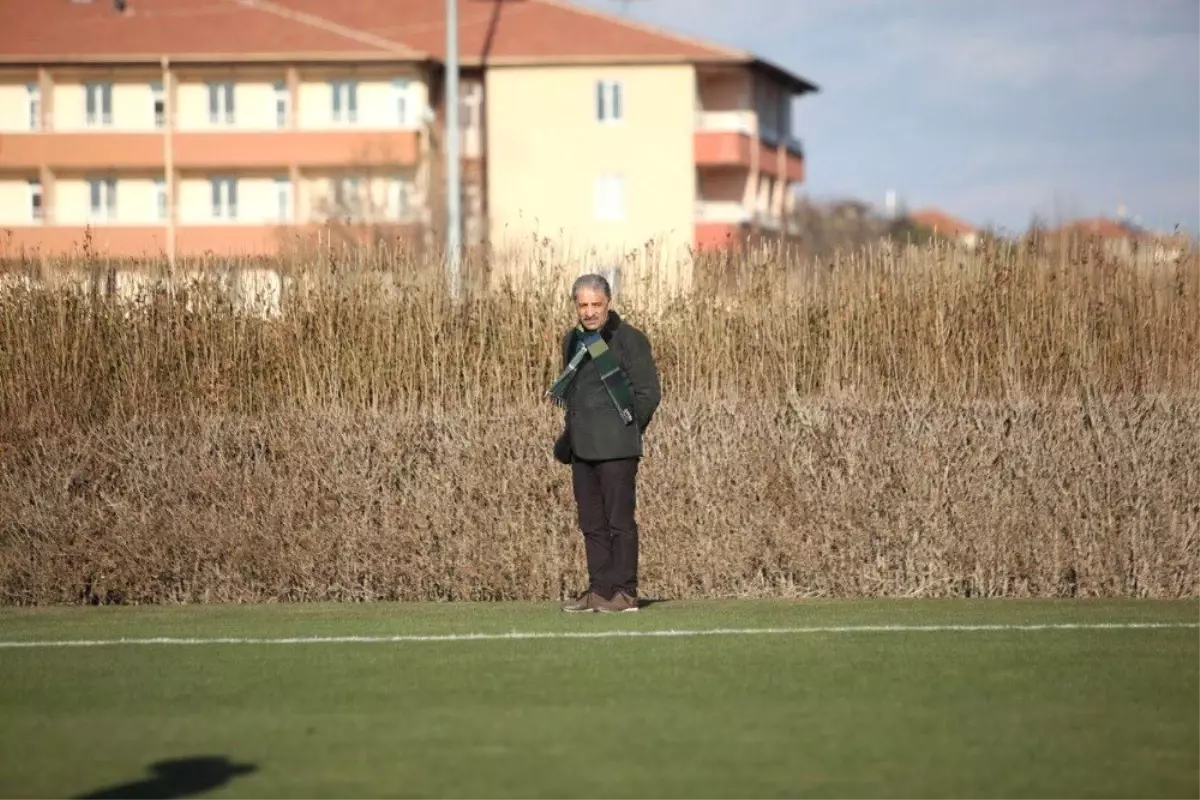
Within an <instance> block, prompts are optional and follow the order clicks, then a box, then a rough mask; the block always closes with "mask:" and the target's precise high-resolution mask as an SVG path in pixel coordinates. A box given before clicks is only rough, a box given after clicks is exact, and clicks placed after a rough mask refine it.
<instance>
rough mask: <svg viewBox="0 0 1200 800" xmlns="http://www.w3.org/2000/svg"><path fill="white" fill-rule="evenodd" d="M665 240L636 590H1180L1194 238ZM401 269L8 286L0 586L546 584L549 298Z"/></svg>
mask: <svg viewBox="0 0 1200 800" xmlns="http://www.w3.org/2000/svg"><path fill="white" fill-rule="evenodd" d="M545 262H546V259H544V258H542V259H538V258H532V257H531V259H530V262H529V263H530V265H536V266H537V269H538V270H539V271H545V270H547V269H550V270H552V269H553V268H554V266H555V265H554V264H553V263H549V264H547V263H545ZM72 267H74V268H85V269H86V268H89V267H91V268H93V270H94V264H70V263H68V264H62V265H56V268H57V269H60V270H61V269H68V268H72ZM510 272H511V270H510ZM696 272H697V274H698V275H699V276H700V285H701V287H702V288H701V289H699V290H697V291H694V292H691V293H689V294H687V295H682V296H674V297H669V298H666V299H664V298H662V297H659V296H655V295H653V294H652V293H648V292H639V291H637V287H636V286H635V285H630V286H629V287H628V288H629V291H627V292H623V294H622V295H621V296H620V297H619V298H618V306H619V307H620V308H621V310H622V311H623V312H624V313H626V315H627V316H628V317H629V318H630V319H631V320H632V321H633V322H634V323H635V324H637V325H639V327H642V328H643V329H644V330H646V332H647V333H648V334H649V335H650V337H651V340H652V342H653V344H654V347H655V353H656V356H657V358H658V361H659V365H660V369H661V371H662V377H663V385H664V398H665V399H664V405H663V409H662V412H661V413H660V415H659V417H658V418H657V420H656V422H655V425H654V427H653V428H652V429H651V431H650V433H649V438H648V457H647V459H646V464H645V466H644V470H643V479H642V483H641V487H642V488H641V505H640V508H641V520H642V530H643V537H644V545H643V547H644V556H643V572H644V578H643V581H644V590H645V592H646V593H647V594H660V593H665V594H670V595H673V596H696V595H704V596H714V595H745V594H794V595H805V596H811V595H825V596H831V595H838V596H865V595H870V596H889V595H989V596H992V595H1021V596H1048V595H1053V596H1057V595H1072V596H1075V595H1125V596H1147V595H1149V596H1194V595H1195V594H1196V593H1197V591H1198V588H1200V583H1198V582H1200V578H1198V577H1197V574H1198V572H1200V556H1198V555H1197V545H1198V543H1200V505H1198V503H1197V501H1196V497H1197V496H1200V464H1198V463H1197V455H1198V451H1197V446H1196V436H1195V433H1196V423H1197V421H1200V391H1198V387H1200V380H1198V379H1200V362H1198V359H1197V355H1198V353H1200V347H1198V344H1200V342H1198V339H1200V269H1198V267H1197V261H1196V258H1195V256H1194V255H1190V256H1188V257H1187V258H1184V259H1181V260H1179V261H1178V262H1176V263H1171V264H1164V265H1161V266H1160V267H1158V268H1154V269H1142V268H1136V269H1135V268H1132V267H1129V266H1125V265H1123V264H1121V263H1118V262H1114V261H1111V260H1107V259H1106V258H1104V257H1103V255H1102V253H1101V251H1100V250H1099V249H1098V248H1095V247H1090V246H1081V247H1078V248H1075V249H1073V250H1071V251H1070V252H1068V253H1066V254H1062V255H1050V254H1047V253H1046V252H1043V251H1041V250H1039V249H1037V248H1028V247H1023V246H1011V245H995V244H992V245H989V246H988V248H987V249H985V250H984V251H983V252H978V253H965V252H961V251H958V250H955V249H952V248H948V247H945V246H932V247H928V248H923V249H916V250H914V249H906V248H898V249H897V250H895V251H893V252H889V251H883V250H879V251H862V252H858V253H853V254H847V255H844V256H841V257H838V258H837V259H835V260H833V261H832V262H829V263H821V264H807V263H803V262H801V261H799V260H794V259H789V258H786V257H782V256H781V255H780V254H779V253H772V252H770V251H763V252H761V253H758V254H753V255H751V256H747V257H744V258H742V259H741V260H738V261H732V262H731V261H728V260H713V261H711V262H701V263H700V264H698V265H697V268H696ZM430 273H431V270H430V267H429V265H424V264H420V263H411V262H408V261H405V260H404V259H403V258H401V257H398V256H397V255H396V254H395V253H391V254H388V253H383V254H378V253H377V254H374V255H371V256H366V255H364V254H362V253H353V254H340V255H339V254H332V255H331V254H323V255H322V256H321V257H319V258H318V257H313V258H311V259H310V260H308V261H307V262H304V261H301V262H300V263H299V264H298V265H293V272H292V278H293V279H294V280H295V283H294V284H293V285H292V286H291V288H289V289H288V291H287V292H286V293H285V296H284V308H283V310H284V313H283V315H282V317H281V318H279V319H269V320H264V319H259V318H257V317H254V316H252V315H246V314H242V313H238V312H237V311H236V310H235V309H234V308H233V307H231V306H230V304H229V303H228V302H227V301H223V300H222V299H221V297H220V295H219V294H218V293H215V292H213V291H210V290H205V289H204V288H203V287H201V288H197V289H193V290H191V291H190V292H179V293H176V294H174V295H172V296H167V295H165V294H164V295H162V296H160V297H157V298H155V299H154V300H153V301H152V302H150V303H148V304H146V305H144V306H141V307H137V308H131V307H130V306H128V305H123V304H120V303H116V302H114V301H112V300H111V299H104V298H102V297H99V296H95V295H92V294H89V293H87V292H72V291H68V290H66V289H62V288H58V289H37V288H35V289H33V290H15V291H10V292H8V293H6V294H5V295H4V296H3V299H2V300H0V448H3V450H2V451H0V458H2V460H0V602H6V603H60V602H170V601H205V600H222V601H249V600H313V599H360V600H366V599H387V598H400V599H418V598H442V599H447V598H542V597H547V596H561V595H563V594H567V593H570V592H573V591H575V590H576V589H577V588H578V586H579V583H580V581H581V579H582V548H581V546H580V541H579V537H578V535H577V533H575V532H574V528H573V508H572V507H571V503H570V497H569V481H568V475H567V472H566V470H565V469H564V468H561V467H558V466H557V465H554V464H553V463H552V462H550V460H549V445H550V443H551V442H552V441H553V437H554V435H555V434H556V432H557V430H556V428H557V426H558V425H559V424H560V423H561V416H560V415H559V414H558V413H556V412H554V411H553V410H550V409H548V408H547V407H545V406H543V405H540V404H539V402H538V398H539V396H540V394H541V393H542V392H543V391H544V389H545V387H546V386H547V385H548V383H549V382H550V380H552V378H553V375H554V374H555V371H556V368H557V366H558V364H557V359H558V358H559V352H558V341H559V336H560V335H561V332H562V330H563V328H564V326H565V325H566V324H568V323H569V320H570V307H569V303H568V301H567V299H566V298H565V297H563V296H562V294H561V292H558V291H555V290H552V289H551V286H553V285H555V284H553V283H552V282H548V281H542V282H537V281H535V282H533V283H532V285H526V284H521V286H522V288H521V289H520V290H517V289H515V288H513V287H506V288H500V289H495V290H484V289H482V288H476V289H472V290H471V291H470V292H468V294H467V296H466V297H465V298H464V299H463V300H462V301H461V302H454V301H452V300H450V299H449V298H448V297H447V296H446V295H445V293H444V292H442V291H441V289H440V286H439V285H438V282H437V281H436V280H431V279H430V277H431V275H430ZM627 281H628V278H627Z"/></svg>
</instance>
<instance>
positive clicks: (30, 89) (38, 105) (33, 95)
mask: <svg viewBox="0 0 1200 800" xmlns="http://www.w3.org/2000/svg"><path fill="white" fill-rule="evenodd" d="M25 94H26V97H27V99H28V103H29V130H31V131H36V130H41V127H42V87H41V86H39V85H38V84H36V83H28V84H26V85H25Z"/></svg>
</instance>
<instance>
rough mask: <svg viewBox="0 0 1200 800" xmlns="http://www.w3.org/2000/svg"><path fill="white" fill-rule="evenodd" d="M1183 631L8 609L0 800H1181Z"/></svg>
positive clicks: (795, 615) (932, 617)
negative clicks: (332, 799)
mask: <svg viewBox="0 0 1200 800" xmlns="http://www.w3.org/2000/svg"><path fill="white" fill-rule="evenodd" d="M1198 611H1200V607H1198V605H1197V603H1196V602H1195V601H1190V600H1189V601H1184V602H1169V601H1138V600H1122V601H1091V600H1067V601H1035V600H995V601H993V600H942V601H938V600H924V601H903V600H897V601H820V602H818V601H806V602H784V601H773V600H745V601H675V602H662V603H656V604H653V605H650V606H648V607H646V608H644V609H643V610H642V612H641V613H639V614H636V615H630V614H625V615H613V616H607V615H564V614H562V613H561V612H559V611H558V610H557V608H556V606H555V605H553V604H545V603H529V604H524V603H496V604H469V603H447V604H412V605H409V604H296V605H290V604H276V605H267V606H217V605H213V606H194V607H178V606H176V607H146V608H113V607H99V608H49V609H5V610H3V611H0V717H2V718H3V720H4V721H3V724H2V725H0V753H2V754H3V755H2V756H0V759H2V760H0V793H2V794H3V795H4V796H7V797H47V796H59V797H77V796H91V797H104V796H108V797H117V796H124V797H136V796H155V797H183V796H194V795H199V794H204V795H205V796H214V797H215V796H241V797H283V796H321V797H325V796H339V797H356V796H473V797H485V796H510V797H516V796H521V797H596V796H600V797H603V796H609V797H631V796H670V797H681V796H689V797H714V796H725V797H728V796H738V797H752V796H753V797H762V796H771V797H787V796H860V797H865V796H872V797H876V796H892V797H900V796H909V797H912V796H924V797H932V796H936V797H948V796H957V797H977V796H998V797H1098V796H1104V797H1196V796H1197V795H1198V794H1200V777H1198V775H1200V721H1198V716H1197V710H1198V707H1200V677H1198V675H1200V640H1198V636H1197V619H1198V616H1200V615H1198V613H1197V612H1198ZM1147 623H1152V624H1155V625H1163V627H1144V626H1145V625H1146V624H1147ZM1071 626H1075V627H1071ZM1139 626H1143V627H1139ZM655 632H658V633H662V632H670V633H671V634H672V635H643V634H655ZM513 634H521V635H513ZM628 634H632V635H628ZM122 639H123V640H124V641H120V640H122ZM147 640H157V641H147ZM214 640H215V641H214ZM52 643H59V644H57V645H56V644H52ZM63 643H66V644H63ZM155 765H158V766H155Z"/></svg>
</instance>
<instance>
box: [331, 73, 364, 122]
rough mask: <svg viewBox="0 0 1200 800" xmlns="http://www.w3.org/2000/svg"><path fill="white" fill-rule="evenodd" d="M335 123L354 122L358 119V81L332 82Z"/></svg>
mask: <svg viewBox="0 0 1200 800" xmlns="http://www.w3.org/2000/svg"><path fill="white" fill-rule="evenodd" d="M329 85H330V89H331V90H332V92H333V121H334V122H354V121H355V120H357V119H358V81H350V80H346V81H332V82H330V84H329Z"/></svg>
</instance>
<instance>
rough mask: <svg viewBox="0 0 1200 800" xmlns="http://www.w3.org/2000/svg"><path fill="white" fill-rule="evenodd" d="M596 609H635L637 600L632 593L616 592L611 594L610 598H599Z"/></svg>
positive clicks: (604, 610)
mask: <svg viewBox="0 0 1200 800" xmlns="http://www.w3.org/2000/svg"><path fill="white" fill-rule="evenodd" d="M598 610H600V611H603V612H606V613H610V612H614V611H637V610H638V601H637V598H636V597H634V596H633V595H628V594H625V592H617V593H616V594H614V595H613V598H612V600H601V601H600V607H599V609H598Z"/></svg>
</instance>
